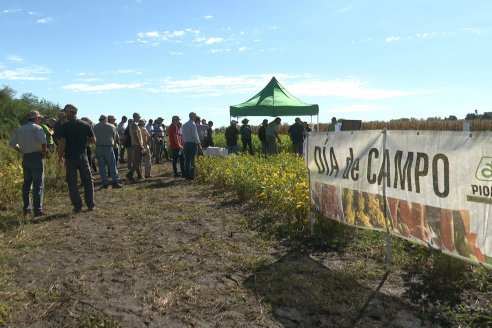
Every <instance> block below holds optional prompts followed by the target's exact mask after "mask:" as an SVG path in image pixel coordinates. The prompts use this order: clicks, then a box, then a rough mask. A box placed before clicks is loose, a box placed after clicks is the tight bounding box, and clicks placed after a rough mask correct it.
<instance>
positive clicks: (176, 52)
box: [169, 51, 183, 56]
mask: <svg viewBox="0 0 492 328" xmlns="http://www.w3.org/2000/svg"><path fill="white" fill-rule="evenodd" d="M169 54H170V55H172V56H181V55H182V54H183V53H182V52H181V51H171V52H169Z"/></svg>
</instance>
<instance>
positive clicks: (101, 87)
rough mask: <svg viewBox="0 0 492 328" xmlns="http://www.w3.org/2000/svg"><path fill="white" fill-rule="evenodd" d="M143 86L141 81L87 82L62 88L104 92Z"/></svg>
mask: <svg viewBox="0 0 492 328" xmlns="http://www.w3.org/2000/svg"><path fill="white" fill-rule="evenodd" d="M140 87H142V84H141V83H130V84H122V83H106V84H98V85H89V84H85V83H75V84H68V85H64V86H62V87H61V88H62V89H65V90H71V91H76V92H96V93H102V92H106V91H111V90H121V89H138V88H140Z"/></svg>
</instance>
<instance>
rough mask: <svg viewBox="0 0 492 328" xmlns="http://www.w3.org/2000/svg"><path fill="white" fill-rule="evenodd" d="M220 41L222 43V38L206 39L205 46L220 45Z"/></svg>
mask: <svg viewBox="0 0 492 328" xmlns="http://www.w3.org/2000/svg"><path fill="white" fill-rule="evenodd" d="M222 41H224V38H208V39H207V41H205V44H214V43H220V42H222Z"/></svg>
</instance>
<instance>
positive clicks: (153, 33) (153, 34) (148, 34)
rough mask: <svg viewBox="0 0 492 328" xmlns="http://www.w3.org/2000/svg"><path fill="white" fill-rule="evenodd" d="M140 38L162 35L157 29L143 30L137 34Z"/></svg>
mask: <svg viewBox="0 0 492 328" xmlns="http://www.w3.org/2000/svg"><path fill="white" fill-rule="evenodd" d="M137 35H138V37H139V38H159V37H160V36H161V35H160V33H159V32H157V31H151V32H141V33H138V34H137Z"/></svg>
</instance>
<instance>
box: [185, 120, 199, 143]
mask: <svg viewBox="0 0 492 328" xmlns="http://www.w3.org/2000/svg"><path fill="white" fill-rule="evenodd" d="M181 134H182V137H183V143H187V142H193V143H195V144H197V145H199V144H200V138H199V137H198V131H197V129H196V125H195V122H193V121H192V120H189V121H188V122H186V123H185V124H183V126H182V127H181Z"/></svg>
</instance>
